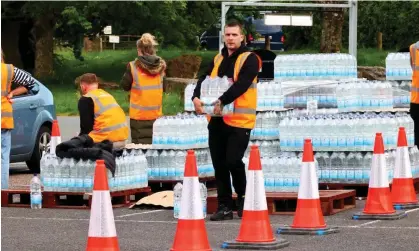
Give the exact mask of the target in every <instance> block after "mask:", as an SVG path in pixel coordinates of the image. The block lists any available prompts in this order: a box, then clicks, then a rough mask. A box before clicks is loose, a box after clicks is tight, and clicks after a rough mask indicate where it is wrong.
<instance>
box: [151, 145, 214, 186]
mask: <svg viewBox="0 0 419 251" xmlns="http://www.w3.org/2000/svg"><path fill="white" fill-rule="evenodd" d="M145 155H146V158H147V162H148V167H149V169H148V178H149V180H182V179H183V175H184V171H185V159H186V155H187V151H186V150H177V151H174V150H162V151H158V150H148V151H147V152H146V154H145ZM195 157H196V162H197V163H196V164H197V167H198V175H199V177H213V176H214V168H213V167H212V162H211V155H210V152H209V149H208V148H207V149H201V150H196V151H195Z"/></svg>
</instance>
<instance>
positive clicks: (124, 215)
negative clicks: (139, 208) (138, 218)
mask: <svg viewBox="0 0 419 251" xmlns="http://www.w3.org/2000/svg"><path fill="white" fill-rule="evenodd" d="M161 211H166V210H165V209H159V210H151V211H146V212H138V213H133V214H123V215H118V216H115V218H122V217H128V216H133V215H140V214H149V213H157V212H161Z"/></svg>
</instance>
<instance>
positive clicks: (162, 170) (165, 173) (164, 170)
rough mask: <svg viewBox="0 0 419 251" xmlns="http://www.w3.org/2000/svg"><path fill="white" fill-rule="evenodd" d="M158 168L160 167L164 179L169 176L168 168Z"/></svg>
mask: <svg viewBox="0 0 419 251" xmlns="http://www.w3.org/2000/svg"><path fill="white" fill-rule="evenodd" d="M158 169H160V172H159V174H160V177H162V178H163V179H164V178H167V168H158Z"/></svg>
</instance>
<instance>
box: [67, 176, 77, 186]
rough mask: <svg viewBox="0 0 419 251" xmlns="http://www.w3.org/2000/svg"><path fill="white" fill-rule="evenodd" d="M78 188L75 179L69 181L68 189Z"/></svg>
mask: <svg viewBox="0 0 419 251" xmlns="http://www.w3.org/2000/svg"><path fill="white" fill-rule="evenodd" d="M75 186H76V180H75V179H74V178H70V179H68V187H75Z"/></svg>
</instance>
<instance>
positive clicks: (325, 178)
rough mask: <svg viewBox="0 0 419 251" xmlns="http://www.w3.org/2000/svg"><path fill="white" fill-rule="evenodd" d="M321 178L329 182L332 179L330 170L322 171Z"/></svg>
mask: <svg viewBox="0 0 419 251" xmlns="http://www.w3.org/2000/svg"><path fill="white" fill-rule="evenodd" d="M320 176H321V179H323V180H328V179H329V178H330V170H328V169H323V170H321V174H320Z"/></svg>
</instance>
